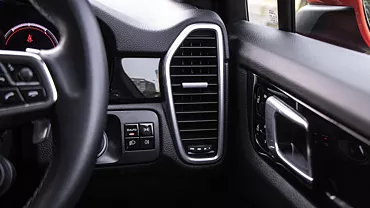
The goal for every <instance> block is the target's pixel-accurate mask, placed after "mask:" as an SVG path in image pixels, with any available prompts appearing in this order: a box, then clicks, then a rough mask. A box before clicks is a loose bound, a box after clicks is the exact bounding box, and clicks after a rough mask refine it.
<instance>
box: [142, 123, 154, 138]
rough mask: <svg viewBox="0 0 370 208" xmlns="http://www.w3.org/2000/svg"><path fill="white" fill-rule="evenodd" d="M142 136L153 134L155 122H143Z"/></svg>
mask: <svg viewBox="0 0 370 208" xmlns="http://www.w3.org/2000/svg"><path fill="white" fill-rule="evenodd" d="M140 136H153V123H141V124H140Z"/></svg>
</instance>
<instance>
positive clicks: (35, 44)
mask: <svg viewBox="0 0 370 208" xmlns="http://www.w3.org/2000/svg"><path fill="white" fill-rule="evenodd" d="M57 45H58V40H57V39H56V37H55V36H54V34H53V33H52V32H51V31H50V30H49V29H47V28H46V27H44V26H41V25H39V24H35V23H24V24H19V25H17V26H15V27H13V28H11V29H10V30H9V31H8V32H7V33H6V34H5V50H15V51H25V50H26V48H35V49H51V48H54V47H56V46H57Z"/></svg>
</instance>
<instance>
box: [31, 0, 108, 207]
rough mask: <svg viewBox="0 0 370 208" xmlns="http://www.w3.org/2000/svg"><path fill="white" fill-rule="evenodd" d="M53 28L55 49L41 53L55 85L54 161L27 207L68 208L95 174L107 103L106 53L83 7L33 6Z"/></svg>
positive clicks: (45, 1) (69, 0)
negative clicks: (58, 36)
mask: <svg viewBox="0 0 370 208" xmlns="http://www.w3.org/2000/svg"><path fill="white" fill-rule="evenodd" d="M32 3H33V4H34V5H35V6H36V7H37V8H38V10H39V11H41V12H42V13H43V14H44V15H45V16H46V17H47V19H49V20H50V21H51V22H52V23H53V24H54V25H55V26H57V28H58V30H59V32H60V34H61V41H60V45H59V46H58V47H57V48H55V49H53V50H50V51H41V53H40V56H41V57H42V58H43V59H44V61H45V62H46V64H47V66H48V68H49V70H50V72H51V75H52V77H53V79H54V82H55V85H56V88H57V92H58V100H57V102H56V104H55V107H54V115H53V118H52V125H53V140H54V146H55V148H54V149H53V151H54V152H53V153H54V156H53V160H52V162H51V165H50V167H49V168H48V170H47V173H46V175H45V177H44V179H43V180H42V182H41V184H40V187H39V188H38V189H37V190H36V192H35V194H34V196H33V197H32V198H31V199H30V200H29V202H28V203H27V205H26V207H48V208H59V207H73V206H74V205H75V204H76V202H77V201H78V200H79V197H80V195H81V194H82V192H83V190H84V188H85V186H86V185H87V183H88V179H89V177H90V174H91V172H92V170H93V168H94V165H95V160H96V155H97V152H98V147H99V144H100V138H101V135H102V133H103V129H104V124H105V119H106V108H107V103H108V92H107V90H108V76H107V72H108V69H107V65H106V57H105V50H104V46H103V41H102V38H101V34H100V29H99V27H98V24H97V21H96V18H95V16H94V15H93V14H92V12H91V9H90V7H89V5H88V3H87V2H86V1H80V0H55V1H49V0H33V1H32Z"/></svg>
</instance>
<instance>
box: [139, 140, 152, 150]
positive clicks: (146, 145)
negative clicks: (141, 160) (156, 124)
mask: <svg viewBox="0 0 370 208" xmlns="http://www.w3.org/2000/svg"><path fill="white" fill-rule="evenodd" d="M140 149H142V150H147V149H154V138H153V137H151V138H140Z"/></svg>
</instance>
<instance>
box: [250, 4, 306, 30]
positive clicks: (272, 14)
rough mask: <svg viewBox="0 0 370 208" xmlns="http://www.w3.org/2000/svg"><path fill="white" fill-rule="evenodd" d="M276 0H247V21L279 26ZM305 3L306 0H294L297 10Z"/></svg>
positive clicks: (274, 26) (273, 26)
mask: <svg viewBox="0 0 370 208" xmlns="http://www.w3.org/2000/svg"><path fill="white" fill-rule="evenodd" d="M277 1H278V0H248V1H247V3H248V17H249V21H250V22H253V23H257V24H262V25H266V26H269V27H272V28H278V27H279V18H278V8H277ZM306 4H307V0H295V9H296V11H297V10H299V9H300V8H301V7H303V6H305V5H306Z"/></svg>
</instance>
